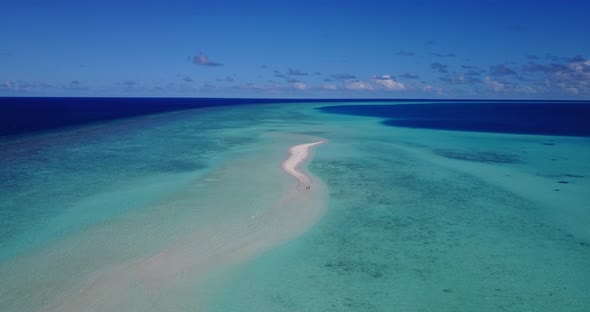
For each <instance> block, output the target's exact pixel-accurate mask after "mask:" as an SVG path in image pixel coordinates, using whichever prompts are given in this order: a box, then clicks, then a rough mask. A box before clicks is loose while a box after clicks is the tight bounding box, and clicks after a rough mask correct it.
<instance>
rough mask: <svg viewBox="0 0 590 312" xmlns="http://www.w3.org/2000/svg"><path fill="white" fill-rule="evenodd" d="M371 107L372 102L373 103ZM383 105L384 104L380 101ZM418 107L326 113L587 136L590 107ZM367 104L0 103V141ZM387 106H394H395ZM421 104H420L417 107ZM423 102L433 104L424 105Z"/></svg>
mask: <svg viewBox="0 0 590 312" xmlns="http://www.w3.org/2000/svg"><path fill="white" fill-rule="evenodd" d="M373 101H375V100H373ZM378 101H380V102H383V101H384V100H378ZM413 101H415V102H416V104H394V105H382V104H380V105H370V104H363V105H328V106H323V107H320V108H318V109H319V110H320V111H322V112H325V113H336V114H346V115H359V116H372V117H380V118H384V119H385V120H384V121H383V123H384V124H385V125H389V126H394V127H408V128H427V129H442V130H457V131H477V132H497V133H517V134H541V135H564V136H590V102H588V101H464V100H443V101H433V100H410V101H408V100H400V101H399V102H404V103H408V102H413ZM294 102H317V103H326V104H329V103H330V102H363V103H368V102H371V100H358V99H355V100H317V99H314V100H310V99H287V100H284V99H280V100H278V99H222V98H22V97H20V98H9V97H5V98H0V136H5V135H16V134H22V133H27V132H34V131H41V130H50V129H56V128H62V127H67V126H74V125H82V124H86V123H91V122H98V121H106V120H111V119H118V118H126V117H132V116H139V115H147V114H155V113H162V112H168V111H177V110H186V109H197V108H203V107H212V106H231V105H247V104H261V103H264V104H271V103H294ZM388 102H392V103H395V102H396V100H391V101H388ZM418 102H421V103H418ZM424 102H432V103H428V104H422V103H424Z"/></svg>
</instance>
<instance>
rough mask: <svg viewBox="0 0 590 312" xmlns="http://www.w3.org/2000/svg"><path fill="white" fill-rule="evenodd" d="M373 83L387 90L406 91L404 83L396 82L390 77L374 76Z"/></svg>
mask: <svg viewBox="0 0 590 312" xmlns="http://www.w3.org/2000/svg"><path fill="white" fill-rule="evenodd" d="M371 81H372V82H373V83H374V84H375V85H377V86H379V87H381V88H384V89H386V90H394V91H402V90H405V89H406V86H405V85H404V84H403V83H401V82H398V81H395V80H394V79H393V77H391V76H390V75H382V76H373V77H372V78H371Z"/></svg>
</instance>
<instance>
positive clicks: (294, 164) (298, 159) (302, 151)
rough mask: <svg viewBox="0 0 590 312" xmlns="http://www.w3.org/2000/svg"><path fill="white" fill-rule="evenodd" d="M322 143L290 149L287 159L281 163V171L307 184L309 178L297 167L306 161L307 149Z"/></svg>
mask: <svg viewBox="0 0 590 312" xmlns="http://www.w3.org/2000/svg"><path fill="white" fill-rule="evenodd" d="M322 143H324V141H317V142H313V143H306V144H300V145H295V146H293V147H291V148H290V149H289V154H290V156H289V158H287V160H285V162H283V169H284V170H285V171H286V172H287V173H289V174H290V175H292V176H294V177H295V178H296V179H297V180H299V182H301V183H303V184H309V183H310V182H311V178H310V177H309V176H308V175H307V174H305V173H303V172H302V171H300V170H299V167H300V166H301V163H303V162H304V161H305V160H306V159H307V157H308V155H309V149H310V148H311V147H313V146H316V145H319V144H322Z"/></svg>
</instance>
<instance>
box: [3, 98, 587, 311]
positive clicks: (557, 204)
mask: <svg viewBox="0 0 590 312" xmlns="http://www.w3.org/2000/svg"><path fill="white" fill-rule="evenodd" d="M325 105H326V104H325V103H318V104H301V103H297V104H286V105H281V106H269V105H252V106H239V107H233V108H231V109H220V108H207V109H202V110H194V111H191V112H177V113H168V114H162V115H155V116H148V117H140V118H134V119H129V120H121V121H114V122H108V123H102V124H96V125H92V126H84V127H79V128H75V129H68V130H61V131H53V132H48V133H44V134H38V135H34V136H25V137H20V138H12V139H9V140H7V139H5V140H3V141H2V142H0V144H1V145H2V148H1V149H0V156H1V157H0V161H2V166H1V167H0V168H2V170H0V175H1V176H2V180H1V182H0V183H2V184H1V185H0V186H1V187H0V190H1V192H2V193H1V196H2V201H1V203H0V211H1V212H2V218H0V222H2V226H1V227H0V228H1V229H2V235H0V240H1V244H2V245H0V277H2V278H0V310H2V311H40V310H43V309H47V308H48V307H50V308H54V309H56V310H62V311H67V310H76V309H77V310H80V307H82V306H83V307H85V308H86V310H95V311H101V310H104V311H150V310H154V311H155V310H174V311H194V310H197V311H198V310H206V311H305V310H309V311H392V310H402V311H428V310H432V311H441V310H442V311H472V310H476V309H477V310H485V311H522V310H540V311H586V310H587V307H590V296H589V295H588V293H590V292H589V291H588V290H589V289H590V284H589V281H590V233H589V232H588V229H587V226H586V225H587V224H588V222H589V221H590V209H589V208H588V204H589V203H590V195H589V193H588V192H587V191H586V190H588V189H590V182H589V178H590V166H588V165H587V164H586V162H585V159H590V141H589V139H588V138H567V137H551V136H528V135H510V134H492V133H487V134H484V133H473V132H471V133H465V132H451V131H437V130H420V129H404V128H395V127H389V126H385V125H382V124H380V121H381V120H380V119H378V118H372V117H356V116H345V115H332V114H326V113H322V112H320V111H318V110H316V109H314V108H315V107H318V106H325ZM318 138H325V139H327V140H328V143H327V144H322V145H321V146H319V147H318V148H317V150H316V151H314V158H313V160H312V161H311V163H310V164H309V165H308V168H309V171H311V172H312V173H313V174H314V175H315V179H317V181H318V183H321V184H317V187H318V189H316V188H315V187H314V191H317V193H314V194H320V195H321V194H323V192H324V190H325V191H326V192H327V193H328V194H329V204H328V207H327V211H326V212H322V211H320V210H318V209H315V208H314V209H312V210H307V211H306V210H303V211H299V210H298V209H305V207H307V208H309V207H312V208H313V207H316V204H318V203H320V205H322V204H321V200H323V199H321V198H320V197H321V196H320V197H318V198H317V200H316V199H313V200H312V201H310V202H308V203H303V202H298V201H295V203H296V204H294V205H291V206H284V205H282V206H280V207H286V208H287V209H282V210H276V209H275V207H279V206H277V205H275V203H277V202H280V201H281V200H282V198H283V196H284V194H285V193H286V192H288V189H289V188H290V187H291V185H292V183H293V180H292V177H290V176H288V175H287V174H286V173H284V172H282V171H281V168H280V164H281V162H282V161H283V160H284V159H285V158H286V157H287V154H288V153H287V149H288V148H289V147H290V146H292V145H295V144H301V143H309V142H313V141H314V140H317V139H318ZM322 181H323V182H322ZM323 183H325V187H326V189H323ZM317 207H319V206H317ZM313 212H316V213H315V214H314V213H313ZM324 213H325V214H324ZM253 216H254V218H252V217H253ZM309 216H311V218H308V217H309ZM285 220H286V222H285ZM277 222H278V223H277ZM289 226H291V227H289ZM269 229H270V230H269ZM267 230H268V231H267ZM276 233H282V234H276ZM275 234H276V235H275ZM220 242H222V243H220ZM244 246H254V248H245V249H244V248H243V247H244ZM224 248H225V249H224ZM228 248H229V249H228ZM208 250H214V251H215V250H232V251H236V250H237V251H239V252H238V254H239V255H240V256H239V257H234V256H228V255H227V254H225V256H224V257H223V259H225V260H227V261H225V260H224V261H225V262H227V265H224V266H207V265H206V263H205V264H203V262H199V261H201V259H202V257H203V254H207V253H208V252H209V251H208ZM160 253H162V254H163V256H159V255H160ZM228 259H230V260H231V259H236V261H230V260H228ZM195 263H196V265H195ZM200 268H201V269H202V268H213V269H210V270H209V269H207V270H206V272H202V271H201V270H200ZM105 272H106V273H105ZM113 272H114V273H113ZM118 272H124V273H122V274H118ZM146 272H148V273H149V275H148V276H147V277H146V275H141V274H144V273H146ZM140 273H141V274H140ZM97 277H98V278H97ZM140 277H141V280H140ZM110 285H117V287H114V288H113V289H110V287H109V286H110ZM80 289H82V290H84V291H83V292H82V294H83V295H72V294H73V293H75V292H76V291H78V290H80ZM109 292H114V293H115V294H116V296H115V295H110V293H109ZM105 298H106V299H105ZM55 307H58V308H55ZM59 307H62V308H63V309H59Z"/></svg>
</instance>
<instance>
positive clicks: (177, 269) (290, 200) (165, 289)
mask: <svg viewBox="0 0 590 312" xmlns="http://www.w3.org/2000/svg"><path fill="white" fill-rule="evenodd" d="M324 142H325V141H317V142H313V143H306V144H300V145H296V146H292V147H291V148H290V149H289V157H288V158H287V159H286V160H285V161H284V162H283V163H282V169H283V170H284V172H286V173H288V174H290V175H292V176H293V177H295V178H296V179H297V182H296V183H295V184H291V185H290V186H289V187H287V188H286V189H283V191H284V193H283V194H277V195H278V196H276V198H277V200H275V201H274V202H263V203H262V202H261V203H258V205H260V206H261V207H260V209H257V212H256V213H255V214H253V215H249V216H247V217H245V218H244V217H243V216H242V217H232V216H227V220H225V219H223V220H221V221H220V223H217V224H211V225H210V226H205V227H199V228H198V229H195V230H194V231H192V232H189V233H186V234H184V235H183V236H182V237H179V238H178V240H177V241H176V242H175V243H174V244H173V245H171V246H169V247H168V248H166V249H165V250H160V251H159V252H156V253H154V254H153V255H152V256H149V257H146V258H143V259H137V260H135V261H132V262H129V263H124V264H120V265H117V266H113V267H110V268H107V269H105V270H103V271H102V273H99V274H97V275H95V277H93V278H91V280H89V281H87V282H85V283H81V284H82V286H81V287H78V288H77V289H76V290H72V291H70V292H68V294H64V295H63V296H60V297H59V298H56V299H57V300H55V301H53V303H51V304H50V305H49V306H47V307H46V309H45V311H136V310H137V311H139V310H141V311H161V310H175V307H178V306H179V305H182V306H184V307H188V306H190V307H195V305H196V304H198V308H199V309H203V305H205V304H206V301H207V294H206V292H208V291H210V290H209V289H207V288H208V287H209V284H208V283H209V282H210V281H212V280H214V279H215V274H216V273H215V272H223V270H224V268H226V267H229V266H232V265H235V264H238V263H240V262H243V261H244V260H246V259H249V258H252V257H253V256H256V255H257V254H259V253H261V252H263V251H264V250H267V249H269V248H272V247H273V246H276V245H278V244H281V243H282V242H284V241H286V240H288V239H291V238H293V237H295V236H297V235H299V234H301V233H303V232H304V231H305V230H306V229H308V228H309V227H310V226H311V225H313V224H314V223H315V222H316V221H317V219H318V218H319V217H320V216H321V215H322V213H323V211H324V210H325V209H326V207H327V191H326V188H325V185H324V184H323V182H322V181H321V180H320V179H317V178H315V179H312V178H311V176H310V175H309V174H307V173H305V172H304V171H303V170H302V166H303V165H304V163H305V162H306V161H308V160H309V157H310V155H311V153H310V151H311V148H312V147H314V146H317V145H319V144H322V143H324ZM261 161H264V159H260V157H252V160H248V161H237V163H236V164H235V166H234V165H232V166H228V167H227V168H226V170H225V171H224V174H222V175H221V176H220V177H219V178H218V182H219V183H218V184H216V185H214V186H212V187H213V188H215V187H220V188H221V187H224V181H227V179H233V178H235V176H234V175H232V174H235V173H238V174H240V175H244V176H251V175H253V174H254V175H256V177H260V178H259V179H257V180H256V181H255V182H254V181H253V184H257V187H252V189H248V191H246V192H245V193H239V194H244V195H243V196H244V198H243V201H246V202H248V201H251V200H254V198H258V197H259V196H260V194H259V193H260V192H267V191H270V190H278V188H277V187H276V186H273V185H272V179H269V180H270V181H267V182H265V181H264V180H265V179H264V178H263V177H264V175H266V174H268V173H269V172H267V171H265V170H259V169H257V167H256V166H253V163H254V162H257V163H260V162H261ZM275 161H276V159H275ZM250 162H251V163H250ZM266 167H268V168H270V169H268V170H269V171H270V170H273V172H274V174H280V171H277V170H276V168H277V167H278V166H276V165H274V169H272V168H273V164H272V163H268V164H266ZM312 181H313V189H306V190H305V191H301V190H300V187H301V185H302V184H303V185H305V186H310V184H311V183H312ZM265 183H266V184H265ZM273 187H274V188H273ZM253 190H259V191H258V194H257V192H256V191H253ZM236 191H237V189H236ZM209 192H215V191H214V190H210V191H209ZM230 203H231V204H232V205H235V204H236V203H235V202H231V201H228V199H227V196H225V197H220V198H218V201H217V202H216V203H214V204H215V205H220V206H226V205H230ZM211 204H213V202H212V203H211ZM197 289H199V291H197ZM184 300H191V302H182V301H184ZM179 301H180V302H179ZM181 302H182V303H181Z"/></svg>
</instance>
